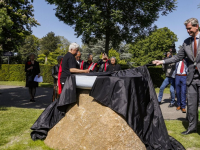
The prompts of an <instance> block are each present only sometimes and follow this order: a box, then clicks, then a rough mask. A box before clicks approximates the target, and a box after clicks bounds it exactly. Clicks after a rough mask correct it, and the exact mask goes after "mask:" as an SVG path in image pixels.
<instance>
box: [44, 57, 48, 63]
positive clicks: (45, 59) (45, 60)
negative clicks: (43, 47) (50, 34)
mask: <svg viewBox="0 0 200 150" xmlns="http://www.w3.org/2000/svg"><path fill="white" fill-rule="evenodd" d="M44 63H45V64H47V56H46V57H45V62H44Z"/></svg>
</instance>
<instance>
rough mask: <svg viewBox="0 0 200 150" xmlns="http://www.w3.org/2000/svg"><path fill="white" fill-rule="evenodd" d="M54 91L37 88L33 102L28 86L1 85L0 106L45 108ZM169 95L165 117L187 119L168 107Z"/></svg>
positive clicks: (164, 107)
mask: <svg viewBox="0 0 200 150" xmlns="http://www.w3.org/2000/svg"><path fill="white" fill-rule="evenodd" d="M52 92H53V89H52V88H43V87H39V88H37V91H36V98H35V100H36V102H35V103H33V102H30V101H29V100H30V97H29V92H28V88H25V87H19V86H5V85H0V93H1V94H0V106H4V107H20V108H34V109H45V108H46V107H47V106H48V105H49V104H50V103H51V97H52ZM169 97H170V95H169V94H164V95H163V101H162V104H161V105H160V107H161V110H162V113H163V117H164V119H179V120H185V118H186V114H185V113H182V112H181V111H176V107H173V108H168V105H169V102H170V99H169Z"/></svg>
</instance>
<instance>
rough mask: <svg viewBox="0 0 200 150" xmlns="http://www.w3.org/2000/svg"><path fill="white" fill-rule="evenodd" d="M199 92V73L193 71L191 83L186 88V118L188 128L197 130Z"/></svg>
mask: <svg viewBox="0 0 200 150" xmlns="http://www.w3.org/2000/svg"><path fill="white" fill-rule="evenodd" d="M199 93H200V75H199V73H198V71H195V74H194V77H193V80H192V83H191V84H190V85H188V88H187V96H188V102H187V118H188V121H189V127H188V130H190V131H193V130H197V125H198V103H199Z"/></svg>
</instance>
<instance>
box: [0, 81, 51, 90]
mask: <svg viewBox="0 0 200 150" xmlns="http://www.w3.org/2000/svg"><path fill="white" fill-rule="evenodd" d="M0 85H13V86H25V82H22V81H0ZM39 87H51V88H52V87H53V84H51V83H39Z"/></svg>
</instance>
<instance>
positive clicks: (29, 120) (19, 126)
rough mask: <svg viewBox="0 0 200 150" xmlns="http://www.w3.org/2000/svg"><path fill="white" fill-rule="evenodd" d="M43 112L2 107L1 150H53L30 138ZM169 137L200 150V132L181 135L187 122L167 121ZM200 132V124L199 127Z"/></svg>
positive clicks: (185, 145) (0, 126)
mask: <svg viewBox="0 0 200 150" xmlns="http://www.w3.org/2000/svg"><path fill="white" fill-rule="evenodd" d="M42 111H43V110H40V109H26V108H15V107H3V108H2V107H0V116H1V117H0V133H1V134H0V149H1V150H29V149H31V150H38V149H39V150H52V149H51V148H49V147H47V146H46V145H45V144H44V142H43V141H40V140H38V141H33V140H32V139H31V138H30V132H31V130H30V127H31V126H32V125H33V123H34V122H35V120H36V119H37V118H38V116H39V115H40V114H41V113H42ZM165 124H166V127H167V130H168V133H169V135H171V136H172V137H174V138H175V139H177V140H178V141H179V142H180V143H182V144H183V146H184V147H185V148H186V149H188V148H190V149H192V150H197V149H198V148H200V142H199V141H200V136H199V134H200V132H199V134H197V133H193V134H190V135H181V132H183V131H185V130H186V129H185V128H187V126H188V123H187V122H186V121H184V122H182V121H179V120H165ZM198 129H199V131H200V124H199V126H198Z"/></svg>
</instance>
